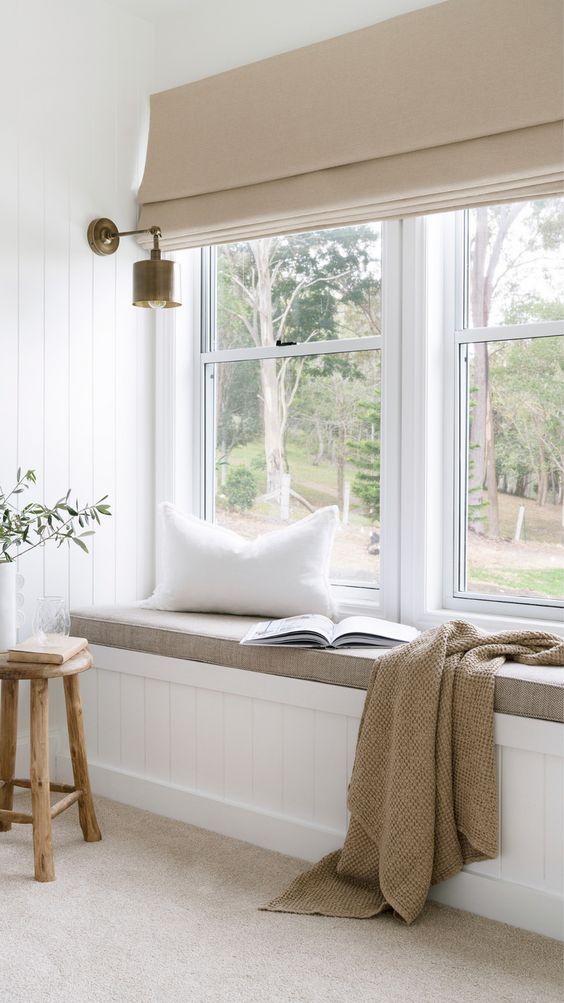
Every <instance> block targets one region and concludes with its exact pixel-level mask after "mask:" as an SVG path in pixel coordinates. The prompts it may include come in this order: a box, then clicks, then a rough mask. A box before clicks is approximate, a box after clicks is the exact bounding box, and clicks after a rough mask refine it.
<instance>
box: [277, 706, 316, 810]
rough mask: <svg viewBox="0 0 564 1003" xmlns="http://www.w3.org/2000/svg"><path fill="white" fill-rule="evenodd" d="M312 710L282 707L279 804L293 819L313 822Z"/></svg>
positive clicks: (313, 754)
mask: <svg viewBox="0 0 564 1003" xmlns="http://www.w3.org/2000/svg"><path fill="white" fill-rule="evenodd" d="M314 713H315V712H314V711H312V710H310V709H309V707H284V708H283V725H284V748H283V804H284V811H285V812H286V814H288V815H290V816H291V817H293V818H303V819H308V820H311V819H313V791H314V760H315V753H314V737H315V736H314Z"/></svg>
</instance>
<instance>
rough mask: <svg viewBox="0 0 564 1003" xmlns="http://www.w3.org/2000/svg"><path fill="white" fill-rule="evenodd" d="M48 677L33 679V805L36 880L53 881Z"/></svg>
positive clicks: (31, 774) (31, 772)
mask: <svg viewBox="0 0 564 1003" xmlns="http://www.w3.org/2000/svg"><path fill="white" fill-rule="evenodd" d="M48 693H49V690H48V680H47V679H32V680H31V770H30V778H31V805H32V808H31V810H32V814H33V855H34V858H35V878H36V881H54V880H55V867H54V864H53V842H52V839H51V805H50V801H49V697H48Z"/></svg>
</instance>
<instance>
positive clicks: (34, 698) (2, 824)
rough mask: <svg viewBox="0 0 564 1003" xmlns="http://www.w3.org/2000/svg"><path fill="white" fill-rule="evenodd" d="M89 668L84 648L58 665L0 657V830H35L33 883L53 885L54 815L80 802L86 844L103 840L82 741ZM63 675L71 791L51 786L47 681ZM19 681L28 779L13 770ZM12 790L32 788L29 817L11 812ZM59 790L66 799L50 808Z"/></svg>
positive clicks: (80, 818) (90, 658) (60, 785)
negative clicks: (27, 700)
mask: <svg viewBox="0 0 564 1003" xmlns="http://www.w3.org/2000/svg"><path fill="white" fill-rule="evenodd" d="M91 667H92V655H91V654H90V652H89V651H88V650H85V651H81V652H79V654H78V655H75V656H74V658H69V660H68V661H67V662H63V664H62V665H47V664H45V663H43V664H40V663H39V662H9V661H8V656H7V654H1V655H0V680H1V682H2V702H1V711H0V832H7V831H8V829H11V828H12V823H13V822H18V823H24V824H28V825H32V826H33V854H34V858H35V878H36V880H37V881H54V880H55V868H54V865H53V843H52V839H51V822H52V820H53V819H54V818H56V817H57V815H60V814H61V812H63V811H65V809H66V808H70V806H71V804H74V803H75V801H78V816H79V820H80V827H81V829H82V832H83V834H84V838H85V840H86V841H87V842H88V843H94V842H96V841H97V840H99V839H101V838H102V836H101V834H100V830H99V828H98V822H97V821H96V813H95V811H94V803H93V801H92V792H91V790H90V780H89V778H88V761H87V759H86V745H85V741H84V723H83V718H82V704H81V702H80V688H79V684H78V674H79V673H80V672H85V671H86V669H90V668H91ZM59 676H62V677H63V684H64V687H65V703H66V708H67V726H68V733H69V745H70V754H71V760H72V771H73V776H74V787H71V786H70V785H69V784H51V783H49V700H48V686H49V680H50V679H56V678H58V677H59ZM20 679H29V680H30V683H31V727H30V732H31V750H30V762H31V767H30V774H31V777H30V779H29V780H18V779H16V778H15V777H14V773H15V769H16V742H17V734H18V686H19V682H20ZM14 787H25V788H31V805H32V809H31V810H32V813H31V815H26V814H23V813H22V812H18V811H13V810H12V808H13V803H14ZM50 791H58V792H60V793H61V794H64V795H65V796H64V797H63V798H62V799H61V800H60V801H58V802H57V804H55V805H53V807H51V804H50V801H49V792H50Z"/></svg>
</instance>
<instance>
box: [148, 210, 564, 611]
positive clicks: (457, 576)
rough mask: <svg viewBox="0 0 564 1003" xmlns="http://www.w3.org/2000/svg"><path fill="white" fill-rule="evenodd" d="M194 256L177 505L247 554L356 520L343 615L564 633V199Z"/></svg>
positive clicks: (173, 432) (335, 561) (341, 589)
mask: <svg viewBox="0 0 564 1003" xmlns="http://www.w3.org/2000/svg"><path fill="white" fill-rule="evenodd" d="M178 257H179V260H180V261H181V263H182V264H183V267H184V270H185V279H186V286H187V288H188V289H189V290H190V292H189V295H188V301H189V303H190V307H189V308H186V309H184V310H182V311H178V312H177V313H178V316H177V318H176V319H175V323H176V325H177V338H176V346H177V347H176V352H177V355H176V357H175V358H172V357H171V358H169V359H168V363H167V364H168V366H169V370H168V371H169V374H170V373H172V372H174V377H172V383H171V382H170V380H169V383H168V384H167V383H166V380H165V390H164V397H165V398H166V400H164V410H166V408H168V407H170V402H169V399H168V397H169V395H168V391H167V390H166V386H169V387H170V386H174V387H175V388H176V394H177V397H179V398H180V403H181V405H182V406H181V407H178V400H177V401H176V405H175V407H176V417H175V419H174V422H175V424H174V425H170V424H169V425H168V426H166V422H165V426H166V427H164V429H163V436H162V441H163V443H169V442H170V441H171V440H173V441H174V444H175V445H174V450H173V451H174V452H175V457H176V460H175V462H176V468H177V472H176V474H177V480H182V476H183V477H184V480H185V481H188V480H189V481H190V485H189V486H187V490H179V491H176V492H175V490H174V487H173V486H172V487H171V486H170V485H168V486H165V487H163V489H162V497H173V498H176V500H177V501H179V502H180V503H181V504H182V503H184V502H186V503H187V504H188V505H189V506H190V507H191V509H192V511H193V512H194V513H195V514H197V515H199V516H202V517H204V518H206V519H208V520H212V521H215V522H217V523H218V524H220V525H222V526H225V527H227V528H229V529H232V530H235V531H236V532H237V533H239V534H241V535H242V536H244V537H246V538H248V539H252V538H253V537H255V536H258V535H259V534H261V533H264V532H268V531H271V530H276V529H278V528H280V527H282V526H287V525H290V524H292V523H293V522H296V521H297V520H299V519H303V518H307V517H308V516H309V515H310V514H311V513H312V512H315V511H317V510H318V509H320V508H322V507H324V506H327V505H335V506H337V508H338V510H339V516H340V528H339V530H338V532H337V535H336V539H335V544H334V548H333V555H332V564H331V571H330V574H331V580H332V583H333V586H334V590H335V595H336V598H337V599H338V601H339V602H340V604H341V611H342V612H343V613H345V612H353V611H354V610H355V609H358V610H359V611H360V610H362V609H364V610H366V611H368V612H370V608H371V609H372V611H374V612H376V611H377V609H378V608H379V609H380V615H383V616H388V617H391V618H395V617H397V618H402V619H404V620H407V621H410V622H416V623H417V624H418V625H420V626H430V625H432V624H433V623H437V622H440V621H441V620H442V619H445V618H447V617H448V616H449V615H453V614H452V611H453V610H454V611H459V612H460V613H461V614H462V615H464V616H470V617H472V616H473V615H474V614H475V615H476V616H478V619H480V618H481V617H482V616H483V615H488V616H490V617H491V620H490V621H488V623H489V624H490V625H491V626H494V625H499V623H500V617H503V615H511V616H518V617H519V618H520V619H521V620H523V621H526V620H530V621H532V620H538V619H539V618H544V619H545V620H546V619H548V620H551V621H553V622H557V623H558V622H560V621H561V620H562V605H563V599H564V200H562V199H544V200H536V201H531V202H519V203H515V204H509V205H500V206H488V207H479V208H475V209H469V210H467V211H461V212H456V213H447V214H444V215H441V214H437V215H434V216H433V217H428V218H427V219H425V218H419V219H410V220H406V221H404V222H400V221H388V222H384V223H362V224H355V225H350V226H346V227H341V228H339V229H328V230H321V231H317V232H311V233H297V234H293V235H275V236H266V237H261V238H260V239H256V240H245V241H240V242H237V243H232V244H224V245H219V246H216V247H206V248H203V249H201V250H200V251H195V250H188V251H181V252H178ZM192 306H193V307H194V309H193V311H192ZM192 312H193V318H191V316H190V314H191V313H192ZM175 313H176V312H175ZM192 321H193V323H192ZM190 326H192V328H193V330H192V335H193V336H192V337H191V338H190V337H186V334H187V333H188V328H189V327H190ZM169 343H170V342H167V340H166V338H165V339H161V340H160V344H161V346H162V348H161V349H160V351H162V350H163V349H164V350H165V351H167V350H168V349H166V346H167V345H168V344H169ZM188 345H191V346H193V355H192V357H191V361H190V364H186V365H184V364H183V363H182V359H181V358H180V356H179V354H178V353H180V354H181V353H182V351H185V350H186V346H188ZM182 402H184V403H183V404H182ZM160 410H161V411H162V410H163V408H161V409H160ZM188 425H189V426H190V428H191V429H192V432H191V434H190V435H188V436H184V438H183V432H184V430H185V429H186V428H187V427H188ZM165 480H166V478H165ZM449 610H450V611H451V612H449ZM494 621H495V624H494ZM480 622H484V621H480ZM488 623H486V624H485V625H486V626H487V625H488Z"/></svg>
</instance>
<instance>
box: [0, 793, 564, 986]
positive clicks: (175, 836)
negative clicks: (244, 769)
mask: <svg viewBox="0 0 564 1003" xmlns="http://www.w3.org/2000/svg"><path fill="white" fill-rule="evenodd" d="M97 805H98V812H99V819H100V823H101V826H102V829H103V833H104V837H105V838H104V841H103V842H102V843H95V844H86V843H84V842H82V839H81V838H80V832H79V829H78V820H77V815H76V808H74V807H73V808H72V809H70V810H69V811H68V812H66V813H65V814H64V815H63V816H61V817H60V818H59V819H57V821H56V822H55V865H56V868H57V881H56V882H55V883H53V884H47V885H39V884H37V883H36V882H34V881H33V880H32V877H31V869H32V851H31V842H30V837H31V832H30V830H29V828H28V827H27V826H18V827H14V828H13V829H12V831H11V832H9V833H2V834H0V902H1V906H2V908H1V909H0V986H1V993H2V997H3V998H4V999H6V1000H10V1001H11V1003H12V1001H17V1003H19V1001H22V1003H24V1001H25V1003H44V1001H50V1000H57V1001H68V1003H71V1001H72V1003H87V1001H88V1003H98V1001H100V1003H102V1001H103V1003H108V1001H113V1000H116V1001H119V1003H129V1001H135V1003H145V1001H153V1000H155V1001H159V1003H160V1001H175V1003H176V1001H182V1003H184V1001H187V1003H188V1001H189V1003H200V1001H202V1003H203V1001H209V1003H223V1001H225V1003H227V1001H229V1003H237V1001H244V1003H254V1001H261V1003H277V1001H304V1003H317V1001H319V1003H333V1001H339V1003H341V1001H342V1003H345V1001H347V1003H348V1001H351V1003H352V1001H355V1003H359V1001H386V1003H391V1001H396V1000H397V1001H402V1003H409V1001H419V1000H429V1001H443V1000H444V1001H447V1000H448V1001H449V1003H453V1001H455V1000H456V1001H457V1003H464V1001H472V1003H477V1001H481V1000H484V1001H488V1003H498V1001H505V1000H519V1001H520V1003H527V1001H531V1003H533V1001H534V1003H539V1001H544V1000H555V1001H556V1000H561V999H562V987H563V984H562V946H561V945H560V944H557V943H556V942H555V941H551V940H546V939H544V938H542V937H538V936H536V935H534V934H528V933H524V932H522V931H519V930H515V929H513V928H512V927H509V926H504V925H502V924H500V923H493V922H491V921H489V920H483V919H479V918H478V917H477V916H471V915H469V914H467V913H462V912H457V911H455V910H452V909H446V908H441V907H439V906H427V907H426V908H425V910H424V912H423V914H422V915H421V917H420V919H419V920H418V921H417V922H416V923H415V924H414V926H412V927H410V928H408V927H405V926H402V925H400V923H398V922H397V921H396V920H394V919H393V918H392V917H391V916H390V915H384V916H380V917H378V918H376V919H371V920H342V919H327V918H323V917H320V916H293V915H285V914H279V913H268V912H259V911H258V909H257V906H259V905H261V904H263V903H264V902H267V901H268V900H269V899H270V898H272V897H273V896H274V895H275V894H276V893H277V892H279V891H281V890H282V889H283V888H284V887H285V886H286V885H287V884H288V882H289V881H290V880H291V879H292V878H294V877H295V876H296V875H297V874H298V873H299V871H300V870H301V869H302V868H303V863H302V862H300V861H297V860H293V859H290V858H289V857H283V856H281V855H280V854H277V853H271V852H269V851H267V850H260V849H257V848H256V847H253V846H251V845H249V844H247V843H240V842H237V841H236V840H232V839H227V838H225V837H223V836H217V835H215V834H214V833H210V832H205V831H204V830H202V829H195V828H193V827H191V826H187V825H183V824H182V823H180V822H172V821H170V820H169V819H165V818H161V817H159V816H156V815H150V814H148V813H146V812H141V811H137V810H136V809H133V808H127V807H125V806H123V805H118V804H115V803H113V802H111V801H106V800H102V799H98V800H97Z"/></svg>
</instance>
